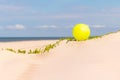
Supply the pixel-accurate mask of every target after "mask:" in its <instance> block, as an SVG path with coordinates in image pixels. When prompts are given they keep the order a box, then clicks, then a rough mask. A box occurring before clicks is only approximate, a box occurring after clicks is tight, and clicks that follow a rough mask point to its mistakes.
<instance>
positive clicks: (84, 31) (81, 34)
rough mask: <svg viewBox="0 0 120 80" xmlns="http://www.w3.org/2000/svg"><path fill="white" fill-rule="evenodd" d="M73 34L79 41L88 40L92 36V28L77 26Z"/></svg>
mask: <svg viewBox="0 0 120 80" xmlns="http://www.w3.org/2000/svg"><path fill="white" fill-rule="evenodd" d="M72 33H73V36H74V38H75V39H76V40H77V41H82V40H87V39H88V38H89V36H90V28H89V26H88V25H86V24H76V25H75V26H74V28H73V31H72Z"/></svg>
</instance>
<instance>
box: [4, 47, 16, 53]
mask: <svg viewBox="0 0 120 80" xmlns="http://www.w3.org/2000/svg"><path fill="white" fill-rule="evenodd" d="M6 50H7V51H10V52H13V53H16V51H15V50H14V49H12V48H7V49H6Z"/></svg>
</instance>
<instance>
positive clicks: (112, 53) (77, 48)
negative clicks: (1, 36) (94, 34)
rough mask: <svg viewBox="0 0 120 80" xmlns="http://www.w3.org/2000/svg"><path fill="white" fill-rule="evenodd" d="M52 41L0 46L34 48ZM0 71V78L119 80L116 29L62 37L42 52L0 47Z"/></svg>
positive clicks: (119, 51)
mask: <svg viewBox="0 0 120 80" xmlns="http://www.w3.org/2000/svg"><path fill="white" fill-rule="evenodd" d="M53 42H55V41H27V42H26V41H24V42H12V43H10V42H9V43H0V45H1V46H0V47H1V48H6V47H9V46H10V47H12V48H15V49H17V48H25V49H29V48H32V49H34V48H36V47H41V46H44V45H46V44H48V43H53ZM23 44H24V45H23ZM0 75H1V76H0V80H120V32H118V33H113V34H110V35H107V36H104V37H102V38H99V39H93V40H88V41H82V42H74V41H73V42H69V43H67V44H66V41H63V42H62V43H61V44H60V45H59V46H58V47H56V48H54V49H53V50H51V51H50V52H49V53H46V54H44V55H27V54H26V55H23V54H14V53H10V52H8V51H5V50H1V51H0Z"/></svg>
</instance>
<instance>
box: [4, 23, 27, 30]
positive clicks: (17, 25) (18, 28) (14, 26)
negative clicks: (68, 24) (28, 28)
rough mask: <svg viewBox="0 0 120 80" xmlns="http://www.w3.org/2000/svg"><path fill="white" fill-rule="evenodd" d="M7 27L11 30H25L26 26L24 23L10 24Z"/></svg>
mask: <svg viewBox="0 0 120 80" xmlns="http://www.w3.org/2000/svg"><path fill="white" fill-rule="evenodd" d="M6 29H9V30H23V29H25V26H24V25H22V24H16V25H8V26H6Z"/></svg>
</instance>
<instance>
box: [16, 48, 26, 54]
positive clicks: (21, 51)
mask: <svg viewBox="0 0 120 80" xmlns="http://www.w3.org/2000/svg"><path fill="white" fill-rule="evenodd" d="M18 53H23V54H25V53H26V50H20V49H18Z"/></svg>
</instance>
